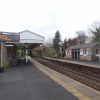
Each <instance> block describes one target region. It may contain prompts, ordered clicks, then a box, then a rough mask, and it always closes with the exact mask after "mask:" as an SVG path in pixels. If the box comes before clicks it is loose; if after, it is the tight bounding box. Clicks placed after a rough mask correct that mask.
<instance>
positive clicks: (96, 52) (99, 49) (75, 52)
mask: <svg viewBox="0 0 100 100" xmlns="http://www.w3.org/2000/svg"><path fill="white" fill-rule="evenodd" d="M66 57H67V58H70V59H74V60H88V61H90V60H95V61H100V60H99V59H100V43H98V42H95V43H86V44H84V45H76V46H70V47H68V48H67V50H66Z"/></svg>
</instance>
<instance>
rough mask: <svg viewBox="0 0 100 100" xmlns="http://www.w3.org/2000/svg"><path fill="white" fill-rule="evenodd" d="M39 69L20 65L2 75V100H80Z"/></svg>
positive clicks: (0, 90)
mask: <svg viewBox="0 0 100 100" xmlns="http://www.w3.org/2000/svg"><path fill="white" fill-rule="evenodd" d="M38 67H41V66H40V65H39V66H37V67H35V66H34V65H32V64H31V65H27V66H24V65H19V66H16V67H12V68H9V69H6V70H5V72H3V73H0V100H78V98H77V97H76V96H74V95H73V94H72V93H71V92H69V91H67V90H66V89H65V88H64V87H62V86H61V85H60V84H58V83H57V82H55V81H54V80H53V79H52V78H51V77H50V76H48V75H47V74H45V73H44V72H43V71H41V70H40V69H39V68H38ZM53 78H54V77H53Z"/></svg>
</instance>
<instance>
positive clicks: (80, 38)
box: [76, 31, 87, 44]
mask: <svg viewBox="0 0 100 100" xmlns="http://www.w3.org/2000/svg"><path fill="white" fill-rule="evenodd" d="M76 34H77V40H78V43H79V44H84V43H86V40H87V36H86V34H85V31H77V32H76Z"/></svg>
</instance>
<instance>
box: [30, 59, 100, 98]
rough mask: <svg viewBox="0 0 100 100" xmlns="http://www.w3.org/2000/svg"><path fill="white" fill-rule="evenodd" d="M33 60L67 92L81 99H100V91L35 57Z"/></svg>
mask: <svg viewBox="0 0 100 100" xmlns="http://www.w3.org/2000/svg"><path fill="white" fill-rule="evenodd" d="M31 61H32V62H33V63H34V65H35V66H37V68H38V69H40V70H41V71H42V72H43V73H45V74H46V75H47V76H49V77H50V78H51V79H52V80H54V81H55V82H56V83H57V84H59V85H60V86H62V87H63V88H64V89H65V90H66V91H67V92H69V93H71V94H72V95H74V96H75V97H77V98H78V99H79V100H100V91H97V90H95V89H93V88H91V87H89V86H87V85H84V84H82V83H80V82H78V81H75V80H73V79H71V78H69V77H67V76H65V75H62V74H61V73H59V72H56V71H54V70H52V69H50V68H48V67H47V66H44V65H42V64H40V63H38V62H36V61H35V60H34V59H31ZM61 100H63V99H61ZM67 100H68V99H67ZM72 100H73V99H72Z"/></svg>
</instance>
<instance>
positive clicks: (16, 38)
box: [0, 30, 45, 48]
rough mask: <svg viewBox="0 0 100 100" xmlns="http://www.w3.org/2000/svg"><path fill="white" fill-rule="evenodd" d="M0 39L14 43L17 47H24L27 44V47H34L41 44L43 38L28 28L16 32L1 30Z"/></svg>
mask: <svg viewBox="0 0 100 100" xmlns="http://www.w3.org/2000/svg"><path fill="white" fill-rule="evenodd" d="M0 39H2V40H3V41H5V42H6V43H7V44H8V45H7V46H9V44H12V45H13V44H15V45H16V46H18V47H20V46H21V47H25V46H26V45H28V47H29V48H35V47H37V46H39V45H41V44H43V42H44V40H45V38H44V37H43V36H41V35H38V34H36V33H34V32H31V31H29V30H25V31H21V32H18V33H14V32H1V35H0Z"/></svg>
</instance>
